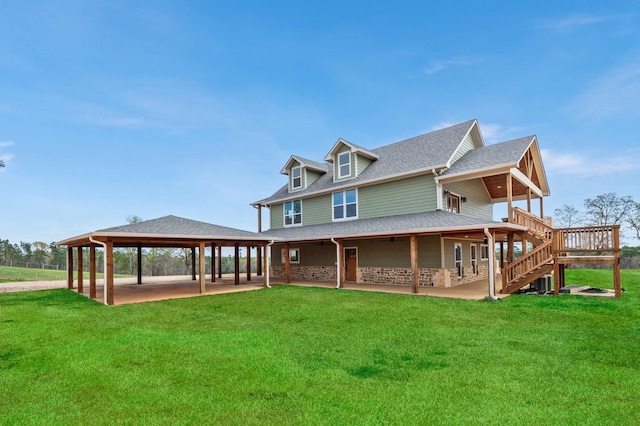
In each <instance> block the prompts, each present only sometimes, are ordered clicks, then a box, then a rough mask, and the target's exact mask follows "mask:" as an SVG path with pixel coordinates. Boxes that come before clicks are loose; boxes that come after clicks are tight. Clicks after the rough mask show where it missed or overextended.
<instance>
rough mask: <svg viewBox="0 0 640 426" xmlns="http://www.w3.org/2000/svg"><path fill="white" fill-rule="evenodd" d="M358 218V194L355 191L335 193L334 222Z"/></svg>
mask: <svg viewBox="0 0 640 426" xmlns="http://www.w3.org/2000/svg"><path fill="white" fill-rule="evenodd" d="M356 217H358V193H357V191H356V190H355V189H348V190H346V191H341V192H334V193H333V220H343V219H351V218H356Z"/></svg>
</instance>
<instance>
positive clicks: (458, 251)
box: [453, 243, 463, 278]
mask: <svg viewBox="0 0 640 426" xmlns="http://www.w3.org/2000/svg"><path fill="white" fill-rule="evenodd" d="M453 258H454V260H455V265H456V271H457V273H458V278H462V272H463V269H462V244H459V243H455V244H454V249H453Z"/></svg>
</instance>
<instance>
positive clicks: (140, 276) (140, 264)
mask: <svg viewBox="0 0 640 426" xmlns="http://www.w3.org/2000/svg"><path fill="white" fill-rule="evenodd" d="M137 260H138V284H142V246H141V245H140V244H138V259H137Z"/></svg>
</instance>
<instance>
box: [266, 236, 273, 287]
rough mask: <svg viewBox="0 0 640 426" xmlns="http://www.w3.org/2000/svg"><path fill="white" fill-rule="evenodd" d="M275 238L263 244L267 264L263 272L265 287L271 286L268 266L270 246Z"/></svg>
mask: <svg viewBox="0 0 640 426" xmlns="http://www.w3.org/2000/svg"><path fill="white" fill-rule="evenodd" d="M275 242H276V241H275V240H271V242H270V243H269V244H267V245H266V246H265V248H264V249H265V255H266V256H267V264H266V265H265V269H266V271H265V274H264V279H265V281H264V283H265V284H266V286H267V288H271V282H270V279H271V276H270V275H269V271H270V270H271V268H270V266H271V246H272V245H273V243H275Z"/></svg>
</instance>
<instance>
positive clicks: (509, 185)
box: [507, 172, 513, 222]
mask: <svg viewBox="0 0 640 426" xmlns="http://www.w3.org/2000/svg"><path fill="white" fill-rule="evenodd" d="M507 217H508V218H509V222H513V177H512V176H511V172H509V174H508V175H507Z"/></svg>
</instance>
